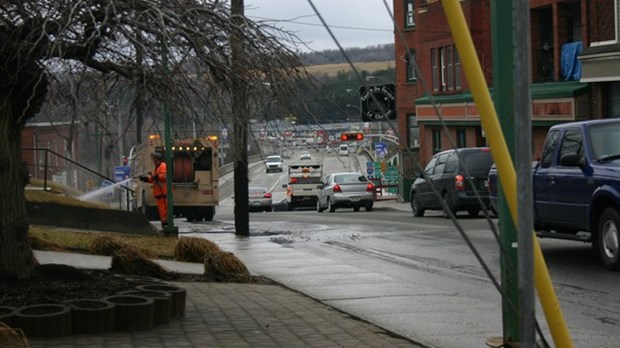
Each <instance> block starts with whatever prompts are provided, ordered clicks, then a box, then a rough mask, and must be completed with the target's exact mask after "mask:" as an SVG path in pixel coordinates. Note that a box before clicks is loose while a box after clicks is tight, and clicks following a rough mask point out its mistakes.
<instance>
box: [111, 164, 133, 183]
mask: <svg viewBox="0 0 620 348" xmlns="http://www.w3.org/2000/svg"><path fill="white" fill-rule="evenodd" d="M130 177H131V168H130V167H127V166H119V167H114V181H115V182H121V181H123V180H127V179H129V178H130Z"/></svg>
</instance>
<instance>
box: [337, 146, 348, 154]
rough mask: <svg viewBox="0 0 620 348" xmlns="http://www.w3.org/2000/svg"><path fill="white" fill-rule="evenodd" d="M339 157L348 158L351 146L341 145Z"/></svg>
mask: <svg viewBox="0 0 620 348" xmlns="http://www.w3.org/2000/svg"><path fill="white" fill-rule="evenodd" d="M338 155H340V156H348V155H349V145H347V144H340V146H339V147H338Z"/></svg>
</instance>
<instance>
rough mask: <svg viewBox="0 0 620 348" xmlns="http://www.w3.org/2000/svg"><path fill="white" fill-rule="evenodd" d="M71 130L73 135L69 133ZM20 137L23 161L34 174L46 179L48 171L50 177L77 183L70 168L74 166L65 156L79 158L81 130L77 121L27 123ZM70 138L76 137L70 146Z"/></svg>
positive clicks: (67, 182)
mask: <svg viewBox="0 0 620 348" xmlns="http://www.w3.org/2000/svg"><path fill="white" fill-rule="evenodd" d="M72 132H73V137H70V135H71V134H72ZM21 138H22V161H24V162H26V164H27V166H28V170H29V171H30V175H31V176H32V177H33V178H37V179H43V178H44V176H45V174H47V179H48V180H52V181H54V182H57V183H61V184H65V185H66V184H70V185H71V186H72V187H77V182H75V179H70V178H76V177H77V176H76V175H75V173H71V172H70V171H71V166H70V164H69V163H68V162H67V161H65V159H64V158H63V157H66V158H71V159H72V160H74V161H79V151H78V150H79V149H78V144H79V141H78V132H77V127H76V125H75V124H74V123H73V124H72V123H71V122H54V123H53V124H52V123H49V122H39V123H28V124H26V127H24V130H23V131H22V134H21ZM71 138H73V139H74V141H72V142H71V144H72V145H71V148H70V149H69V148H68V139H71ZM33 149H38V150H33ZM46 150H49V151H46ZM57 154H58V155H60V156H58V155H57Z"/></svg>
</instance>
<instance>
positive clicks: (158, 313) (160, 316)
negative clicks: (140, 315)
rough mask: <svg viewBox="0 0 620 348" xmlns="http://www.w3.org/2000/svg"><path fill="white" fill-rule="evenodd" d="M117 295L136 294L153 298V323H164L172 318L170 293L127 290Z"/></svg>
mask: <svg viewBox="0 0 620 348" xmlns="http://www.w3.org/2000/svg"><path fill="white" fill-rule="evenodd" d="M119 295H137V296H144V297H148V298H152V299H153V302H154V303H153V304H154V306H155V307H154V313H153V316H154V320H155V325H159V324H166V323H169V322H170V320H172V305H173V304H172V295H171V294H170V293H168V292H162V291H144V290H129V291H123V292H121V293H119Z"/></svg>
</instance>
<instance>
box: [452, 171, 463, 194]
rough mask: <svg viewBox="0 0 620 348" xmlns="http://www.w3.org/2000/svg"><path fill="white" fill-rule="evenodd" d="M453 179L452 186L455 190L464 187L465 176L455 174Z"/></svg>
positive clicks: (460, 189) (461, 189)
mask: <svg viewBox="0 0 620 348" xmlns="http://www.w3.org/2000/svg"><path fill="white" fill-rule="evenodd" d="M454 179H455V182H454V187H455V188H456V190H457V191H463V190H464V189H465V178H464V177H463V176H462V175H457V176H456V177H455V178H454Z"/></svg>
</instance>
